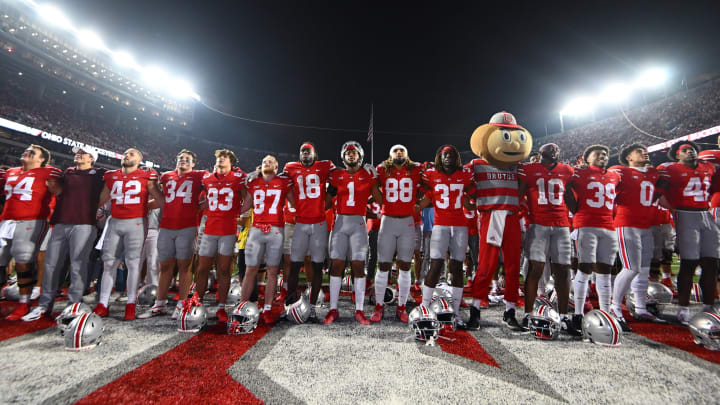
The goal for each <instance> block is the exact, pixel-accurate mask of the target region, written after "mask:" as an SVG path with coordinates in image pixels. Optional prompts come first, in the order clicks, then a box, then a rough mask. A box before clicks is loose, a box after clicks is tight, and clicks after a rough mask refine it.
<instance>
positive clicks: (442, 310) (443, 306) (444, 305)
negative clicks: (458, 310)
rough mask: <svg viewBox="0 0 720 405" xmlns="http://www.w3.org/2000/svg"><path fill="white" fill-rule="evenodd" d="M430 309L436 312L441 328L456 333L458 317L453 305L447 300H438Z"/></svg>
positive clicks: (432, 303) (431, 304) (434, 301)
mask: <svg viewBox="0 0 720 405" xmlns="http://www.w3.org/2000/svg"><path fill="white" fill-rule="evenodd" d="M430 309H431V310H432V311H433V312H435V316H436V317H437V320H438V322H440V327H441V328H443V330H449V331H450V332H454V331H455V328H456V327H457V315H456V314H455V311H453V307H452V305H451V304H450V303H449V302H448V301H447V300H446V299H445V298H442V297H440V298H437V299H436V300H433V302H431V303H430Z"/></svg>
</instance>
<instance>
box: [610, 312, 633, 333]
mask: <svg viewBox="0 0 720 405" xmlns="http://www.w3.org/2000/svg"><path fill="white" fill-rule="evenodd" d="M610 315H612V316H613V317H614V318H615V320H616V321H617V323H618V324H620V329H622V331H623V332H628V333H629V332H632V328H631V327H630V326H628V324H627V322H625V318H623V315H622V312H620V313H617V312H615V310H614V309H612V308H610Z"/></svg>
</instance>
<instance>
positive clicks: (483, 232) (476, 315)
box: [468, 111, 532, 330]
mask: <svg viewBox="0 0 720 405" xmlns="http://www.w3.org/2000/svg"><path fill="white" fill-rule="evenodd" d="M470 146H471V148H472V151H473V152H474V153H475V154H476V155H478V156H479V157H480V159H474V160H473V161H472V163H471V164H470V167H471V168H472V170H473V173H474V180H475V186H476V200H475V202H476V204H477V210H478V213H479V215H480V217H479V223H478V226H479V231H480V254H479V260H478V268H477V274H476V276H475V279H474V281H473V287H472V296H473V305H472V307H471V308H470V320H469V321H468V328H473V329H477V328H478V327H479V321H480V306H481V303H483V304H485V305H486V304H487V299H488V287H489V286H490V281H491V280H492V276H493V273H495V270H496V269H497V266H498V259H499V254H500V251H502V256H503V267H504V270H505V313H504V314H503V322H504V323H505V324H507V325H508V327H510V328H511V329H513V330H521V329H522V327H521V326H520V324H519V323H518V321H517V319H516V318H515V303H516V302H517V301H518V298H519V297H518V288H519V286H520V252H521V249H522V246H521V244H522V242H521V233H520V197H519V194H518V178H517V168H518V163H520V162H521V161H523V160H525V159H526V158H527V157H528V155H529V154H530V150H531V149H532V136H531V135H530V132H529V131H528V130H526V129H525V128H523V127H521V126H520V125H518V124H517V121H516V120H515V117H514V116H513V115H512V114H510V113H507V112H504V111H503V112H499V113H497V114H495V115H493V116H492V118H490V122H489V123H488V124H485V125H482V126H480V127H478V128H477V129H476V130H475V132H473V134H472V138H471V139H470Z"/></svg>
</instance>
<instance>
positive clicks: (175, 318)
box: [170, 307, 182, 321]
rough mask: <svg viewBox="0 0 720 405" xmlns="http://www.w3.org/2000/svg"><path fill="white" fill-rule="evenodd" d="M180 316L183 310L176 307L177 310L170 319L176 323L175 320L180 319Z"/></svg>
mask: <svg viewBox="0 0 720 405" xmlns="http://www.w3.org/2000/svg"><path fill="white" fill-rule="evenodd" d="M180 314H182V308H180V307H175V309H174V310H173V313H172V315H171V316H170V319H172V320H173V321H174V320H177V319H178V318H180Z"/></svg>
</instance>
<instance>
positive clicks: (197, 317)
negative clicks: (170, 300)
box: [177, 295, 207, 333]
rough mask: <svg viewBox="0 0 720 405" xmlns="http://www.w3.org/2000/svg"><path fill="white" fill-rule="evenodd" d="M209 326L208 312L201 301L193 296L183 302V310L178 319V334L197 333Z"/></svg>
mask: <svg viewBox="0 0 720 405" xmlns="http://www.w3.org/2000/svg"><path fill="white" fill-rule="evenodd" d="M206 325H207V310H206V309H205V307H204V306H203V305H202V304H200V299H199V298H198V297H197V296H196V295H193V297H192V298H188V299H186V300H185V301H183V309H182V311H181V313H180V316H179V317H178V329H177V330H178V332H184V333H196V332H200V330H201V329H202V328H204V327H205V326H206Z"/></svg>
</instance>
